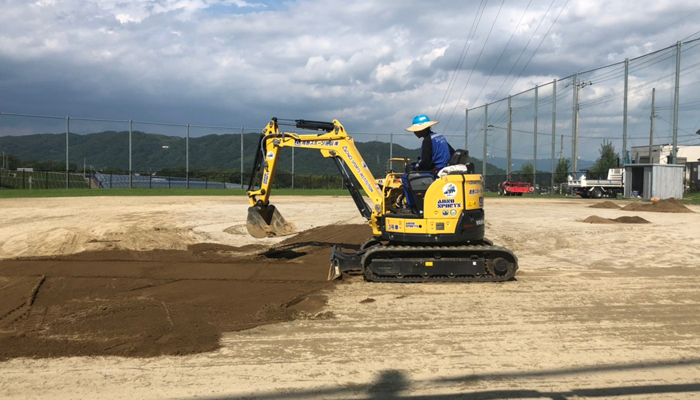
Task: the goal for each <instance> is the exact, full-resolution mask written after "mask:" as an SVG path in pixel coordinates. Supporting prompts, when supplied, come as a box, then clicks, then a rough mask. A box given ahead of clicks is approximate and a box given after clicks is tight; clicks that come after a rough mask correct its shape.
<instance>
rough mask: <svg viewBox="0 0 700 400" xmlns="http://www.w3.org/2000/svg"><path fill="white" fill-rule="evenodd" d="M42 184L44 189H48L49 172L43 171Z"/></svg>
mask: <svg viewBox="0 0 700 400" xmlns="http://www.w3.org/2000/svg"><path fill="white" fill-rule="evenodd" d="M44 182H46V188H47V189H48V188H49V171H44Z"/></svg>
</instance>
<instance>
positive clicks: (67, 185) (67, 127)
mask: <svg viewBox="0 0 700 400" xmlns="http://www.w3.org/2000/svg"><path fill="white" fill-rule="evenodd" d="M69 132H70V117H69V116H66V189H70V175H68V169H69V166H68V148H69V145H68V133H69Z"/></svg>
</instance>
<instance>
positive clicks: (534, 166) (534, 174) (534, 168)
mask: <svg viewBox="0 0 700 400" xmlns="http://www.w3.org/2000/svg"><path fill="white" fill-rule="evenodd" d="M539 88H540V86H539V85H535V133H534V137H535V144H534V149H533V151H532V154H533V157H532V187H533V188H534V187H535V186H536V185H537V103H538V100H539V98H538V96H539Z"/></svg>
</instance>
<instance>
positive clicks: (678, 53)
mask: <svg viewBox="0 0 700 400" xmlns="http://www.w3.org/2000/svg"><path fill="white" fill-rule="evenodd" d="M680 79H681V42H680V41H679V42H676V89H675V92H674V97H673V147H672V148H671V162H670V163H669V164H675V163H676V155H677V154H678V94H679V91H680V86H681V83H680V82H681V81H680Z"/></svg>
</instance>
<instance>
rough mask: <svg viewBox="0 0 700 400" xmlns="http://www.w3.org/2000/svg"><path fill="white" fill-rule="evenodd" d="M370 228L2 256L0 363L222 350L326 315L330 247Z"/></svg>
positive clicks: (350, 243)
mask: <svg viewBox="0 0 700 400" xmlns="http://www.w3.org/2000/svg"><path fill="white" fill-rule="evenodd" d="M370 234H371V231H370V230H369V228H368V226H367V225H344V226H327V227H320V228H314V229H311V230H309V231H306V232H304V233H302V234H300V235H297V236H296V237H293V238H291V239H288V240H285V241H283V242H281V243H279V244H277V245H275V246H274V247H272V248H269V249H268V248H267V247H265V246H260V245H246V246H242V247H233V246H226V245H219V244H208V243H203V244H197V245H191V246H189V248H188V250H184V251H183V250H153V251H148V252H136V251H127V250H119V251H101V252H87V253H81V254H76V255H69V256H63V257H45V258H30V259H20V260H4V261H0V288H1V290H0V360H3V359H7V358H12V357H34V358H36V357H65V356H86V355H93V356H94V355H116V356H135V357H142V356H158V355H173V354H189V353H196V352H203V351H211V350H215V349H217V348H218V347H219V338H220V335H221V333H222V332H231V331H239V330H242V329H250V328H253V327H255V326H259V325H264V324H269V323H273V322H280V321H290V320H293V319H295V318H311V319H313V318H327V317H328V314H318V312H319V311H320V310H321V308H322V307H323V305H324V304H325V296H323V295H321V294H319V291H320V290H321V289H324V288H327V287H329V286H330V285H332V284H333V283H331V282H328V281H326V278H327V274H328V264H329V263H328V259H329V254H330V252H329V249H330V247H331V246H332V245H333V244H342V245H343V246H344V247H348V248H352V247H355V248H357V247H358V246H357V245H359V244H360V243H361V242H362V241H363V240H364V239H366V238H367V237H368V236H369V235H370Z"/></svg>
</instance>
